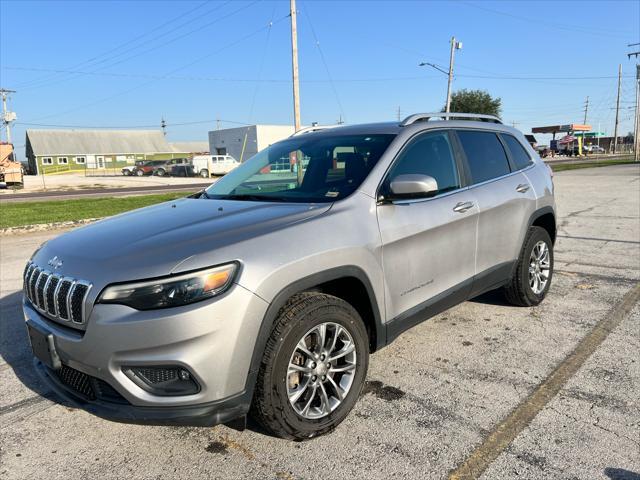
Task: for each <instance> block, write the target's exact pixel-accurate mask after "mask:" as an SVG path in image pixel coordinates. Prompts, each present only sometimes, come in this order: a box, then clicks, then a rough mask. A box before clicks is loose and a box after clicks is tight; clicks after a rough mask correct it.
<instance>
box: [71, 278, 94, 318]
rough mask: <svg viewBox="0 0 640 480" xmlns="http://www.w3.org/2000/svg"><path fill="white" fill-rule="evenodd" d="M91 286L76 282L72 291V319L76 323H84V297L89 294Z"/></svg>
mask: <svg viewBox="0 0 640 480" xmlns="http://www.w3.org/2000/svg"><path fill="white" fill-rule="evenodd" d="M88 291H89V287H88V286H86V285H83V284H81V283H76V284H75V285H74V286H73V290H72V291H71V296H70V298H71V301H70V302H69V304H70V305H71V320H72V321H73V322H76V323H82V317H83V315H82V311H83V310H84V297H85V296H86V295H87V292H88Z"/></svg>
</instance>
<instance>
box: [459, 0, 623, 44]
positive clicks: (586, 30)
mask: <svg viewBox="0 0 640 480" xmlns="http://www.w3.org/2000/svg"><path fill="white" fill-rule="evenodd" d="M460 3H462V4H464V5H467V6H469V7H473V8H477V9H479V10H484V11H485V12H489V13H494V14H496V15H502V16H505V17H509V18H514V19H516V20H520V21H524V22H530V23H535V24H536V26H538V27H543V28H547V29H552V30H553V29H555V30H565V31H569V32H578V33H583V34H587V35H596V36H602V37H610V38H626V36H625V35H624V34H622V33H621V34H611V33H609V31H608V30H605V29H597V28H592V27H582V26H578V25H570V24H564V23H563V24H559V23H554V22H550V21H549V20H548V19H546V18H545V19H540V18H531V17H525V16H522V15H514V14H512V13H508V12H503V11H501V10H495V9H492V8H488V7H486V6H484V5H482V6H481V5H478V4H475V3H472V2H464V1H462V2H460ZM598 30H602V31H598Z"/></svg>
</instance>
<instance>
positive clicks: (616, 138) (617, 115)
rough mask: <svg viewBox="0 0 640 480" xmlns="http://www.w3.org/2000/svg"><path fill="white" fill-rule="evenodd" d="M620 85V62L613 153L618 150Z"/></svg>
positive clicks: (620, 65) (619, 66) (620, 66)
mask: <svg viewBox="0 0 640 480" xmlns="http://www.w3.org/2000/svg"><path fill="white" fill-rule="evenodd" d="M621 87H622V64H619V65H618V96H617V98H616V123H615V126H614V128H613V153H616V152H617V150H618V122H619V120H620V88H621Z"/></svg>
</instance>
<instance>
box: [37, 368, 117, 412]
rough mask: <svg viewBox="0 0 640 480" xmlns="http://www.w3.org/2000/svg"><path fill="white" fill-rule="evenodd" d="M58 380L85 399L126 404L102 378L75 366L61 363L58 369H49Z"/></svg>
mask: <svg viewBox="0 0 640 480" xmlns="http://www.w3.org/2000/svg"><path fill="white" fill-rule="evenodd" d="M49 372H50V373H51V374H53V375H55V376H56V377H58V380H60V382H61V383H62V384H63V385H64V386H65V387H67V388H68V389H69V390H72V391H73V392H74V393H75V394H76V395H78V396H80V397H82V398H83V399H85V400H89V401H94V400H98V399H99V400H104V401H107V402H112V403H121V404H128V403H129V402H127V400H126V399H125V398H124V397H123V396H122V395H120V394H119V393H118V391H117V390H116V389H115V388H113V387H112V386H111V385H109V384H108V383H107V382H105V381H104V380H100V379H99V378H95V377H92V376H91V375H87V374H86V373H82V372H81V371H79V370H76V369H75V368H71V367H69V366H67V365H62V367H61V368H60V369H58V370H49Z"/></svg>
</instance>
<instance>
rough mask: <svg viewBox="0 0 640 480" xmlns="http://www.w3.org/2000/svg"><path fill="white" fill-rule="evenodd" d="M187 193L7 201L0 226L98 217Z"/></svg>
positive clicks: (0, 219) (183, 195) (2, 206)
mask: <svg viewBox="0 0 640 480" xmlns="http://www.w3.org/2000/svg"><path fill="white" fill-rule="evenodd" d="M185 196H187V193H184V192H173V193H163V194H157V195H140V196H134V197H106V198H83V199H74V200H51V201H48V202H11V203H3V204H2V205H1V206H0V228H7V227H20V226H26V225H35V224H38V223H53V222H66V221H71V220H83V219H86V218H101V217H108V216H110V215H115V214H117V213H122V212H126V211H128V210H133V209H135V208H141V207H147V206H149V205H153V204H155V203H160V202H166V201H169V200H175V199H176V198H181V197H185Z"/></svg>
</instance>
